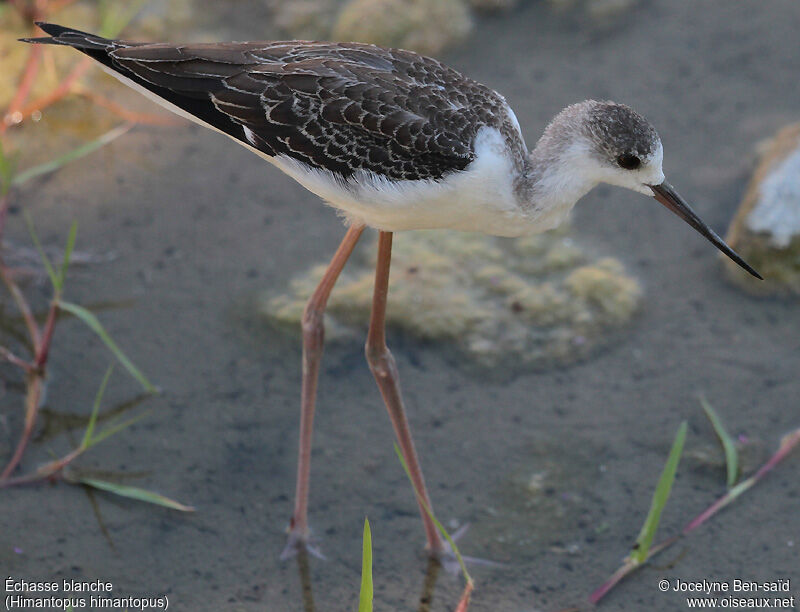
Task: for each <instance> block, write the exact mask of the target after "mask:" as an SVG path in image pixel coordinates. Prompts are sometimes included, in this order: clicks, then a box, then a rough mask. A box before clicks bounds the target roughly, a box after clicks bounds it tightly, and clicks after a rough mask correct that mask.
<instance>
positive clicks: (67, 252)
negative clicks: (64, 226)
mask: <svg viewBox="0 0 800 612" xmlns="http://www.w3.org/2000/svg"><path fill="white" fill-rule="evenodd" d="M77 236H78V222H77V221H73V222H72V225H71V226H70V228H69V236H67V246H66V248H65V249H64V258H63V259H62V260H61V268H60V269H59V271H58V283H59V287H58V288H59V291H60V290H62V289H63V288H64V281H65V280H66V278H67V268H69V260H70V257H72V251H73V249H74V248H75V238H77Z"/></svg>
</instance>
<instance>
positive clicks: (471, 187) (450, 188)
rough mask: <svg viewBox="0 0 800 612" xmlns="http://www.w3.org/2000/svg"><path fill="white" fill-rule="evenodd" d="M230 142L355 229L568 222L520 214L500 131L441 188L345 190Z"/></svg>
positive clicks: (530, 226)
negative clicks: (293, 182)
mask: <svg viewBox="0 0 800 612" xmlns="http://www.w3.org/2000/svg"><path fill="white" fill-rule="evenodd" d="M102 68H103V69H104V70H105V71H106V72H108V73H109V74H111V75H112V76H114V77H115V78H117V79H119V80H120V81H122V82H123V83H125V85H128V86H129V87H131V88H132V89H135V90H137V91H139V92H140V93H142V94H144V95H145V96H147V97H148V98H150V99H151V100H153V101H154V102H156V103H157V104H159V105H161V106H163V107H165V108H167V109H168V110H170V111H172V112H173V113H175V114H177V115H180V116H181V117H184V118H186V119H189V120H191V121H193V122H195V123H198V124H200V125H202V126H203V127H206V128H209V129H211V130H214V131H215V132H219V133H220V134H224V132H222V131H221V130H218V129H217V128H215V127H213V126H211V125H209V124H208V123H206V122H204V121H201V120H200V119H198V118H197V117H195V116H193V115H191V114H189V113H187V112H186V111H184V110H182V109H180V108H178V107H177V106H175V105H174V104H172V103H170V102H168V101H166V100H164V99H163V98H161V97H159V96H157V95H155V94H153V93H152V92H151V91H149V90H147V89H146V88H144V87H142V86H141V85H139V84H138V83H135V82H134V81H132V80H131V79H129V78H127V77H125V76H123V75H121V74H119V73H118V72H116V71H114V70H111V69H109V68H107V67H105V66H102ZM247 132H248V130H247V128H242V135H243V136H244V137H245V138H247V137H248V134H247ZM225 135H226V136H228V137H229V138H231V139H232V140H233V141H234V142H236V143H238V144H240V145H242V146H243V147H246V148H247V149H248V150H250V151H252V152H253V153H255V154H256V155H258V156H259V157H262V158H264V159H265V160H267V161H269V162H270V163H272V164H274V165H275V166H277V167H278V168H280V169H281V170H282V171H283V172H285V173H286V174H288V175H289V176H291V177H292V178H293V179H295V180H296V181H297V182H298V183H300V184H301V185H303V187H305V188H306V189H308V190H309V191H311V192H312V193H315V194H316V195H318V196H319V197H321V198H322V199H323V200H325V201H326V202H327V203H328V204H330V205H331V206H333V207H334V208H336V209H337V210H339V211H340V212H341V213H342V215H343V216H344V217H345V218H347V219H348V221H349V222H350V223H359V224H364V225H367V226H369V227H373V228H376V229H380V230H384V231H392V232H393V231H400V230H411V229H457V230H462V231H468V232H483V233H485V234H493V235H496V236H524V235H527V234H533V233H537V232H541V231H544V230H547V229H550V228H552V227H555V226H556V225H558V224H559V223H560V222H561V221H562V220H563V216H562V215H559V216H558V217H559V218H558V219H555V218H548V219H543V218H539V215H536V214H532V211H530V210H524V209H523V208H521V207H520V204H519V202H518V198H517V197H516V194H515V193H514V185H513V181H514V177H515V172H516V170H515V168H514V165H513V163H512V162H511V159H510V157H509V155H508V154H507V150H506V146H505V142H504V141H503V137H502V136H501V134H500V132H499V131H498V130H496V129H494V128H489V127H484V128H482V129H481V130H480V131H479V132H478V135H477V136H476V140H475V153H476V156H475V160H474V161H473V162H472V163H470V164H469V166H467V167H466V168H465V169H464V170H462V171H459V172H455V173H453V174H450V175H448V176H447V177H445V178H444V179H442V180H440V181H432V180H417V181H391V180H388V179H386V178H384V177H382V176H380V175H378V174H375V173H373V172H367V171H363V172H358V173H357V174H356V175H355V177H354V179H355V180H354V181H351V183H352V184H351V185H343V184H342V181H341V180H337V179H336V177H335V176H334V175H333V174H332V173H330V172H326V171H324V170H318V169H316V168H313V167H311V166H308V165H307V164H304V163H302V162H299V161H297V160H295V159H294V158H292V157H288V156H285V155H279V156H277V157H271V156H269V155H266V154H264V153H262V152H261V151H259V150H258V149H256V148H255V147H253V146H251V145H250V144H249V143H247V142H245V141H243V140H239V139H237V138H234V137H233V136H230V135H229V134H225ZM566 212H567V211H565V213H566Z"/></svg>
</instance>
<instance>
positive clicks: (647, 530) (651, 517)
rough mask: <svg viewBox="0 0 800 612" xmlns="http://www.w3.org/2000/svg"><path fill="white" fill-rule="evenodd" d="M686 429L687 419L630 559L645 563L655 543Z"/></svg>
mask: <svg viewBox="0 0 800 612" xmlns="http://www.w3.org/2000/svg"><path fill="white" fill-rule="evenodd" d="M686 429H687V426H686V421H684V422H683V423H681V426H680V427H679V428H678V433H677V434H676V435H675V441H674V442H673V443H672V449H670V451H669V457H668V458H667V463H666V464H665V465H664V470H663V471H662V472H661V478H659V480H658V486H656V490H655V493H653V501H652V502H651V503H650V511H649V512H648V513H647V519H645V522H644V525H642V530H641V531H640V532H639V537H638V538H636V544H635V546H634V549H633V552H631V554H630V559H631V560H632V561H633V562H635V563H644V561H645V560H646V559H647V554H648V553H649V552H650V547H651V546H652V545H653V538H654V537H655V535H656V530H657V529H658V524H659V522H660V521H661V511H662V510H664V506H665V505H666V504H667V500H668V499H669V494H670V491H672V483H673V482H674V481H675V472H676V471H677V470H678V463H679V462H680V460H681V454H682V453H683V444H684V442H686Z"/></svg>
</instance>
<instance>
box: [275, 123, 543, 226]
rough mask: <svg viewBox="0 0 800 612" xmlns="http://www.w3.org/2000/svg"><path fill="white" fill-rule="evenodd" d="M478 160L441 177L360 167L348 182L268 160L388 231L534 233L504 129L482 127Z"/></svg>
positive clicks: (289, 161) (347, 212)
mask: <svg viewBox="0 0 800 612" xmlns="http://www.w3.org/2000/svg"><path fill="white" fill-rule="evenodd" d="M475 153H476V156H475V160H474V161H473V162H472V163H470V164H469V165H468V166H467V167H466V168H465V169H464V170H462V171H459V172H455V173H452V174H449V175H447V176H446V177H445V178H443V179H442V180H439V181H433V180H416V181H392V180H389V179H386V178H384V177H382V176H380V175H378V174H375V173H373V172H367V171H361V172H358V173H356V174H355V175H354V177H353V179H351V181H349V182H348V184H343V183H342V181H341V180H337V179H336V178H335V177H334V175H333V174H331V173H329V172H326V171H323V170H318V169H316V168H312V167H310V166H308V165H306V164H303V163H302V162H298V161H297V160H295V159H293V158H291V157H288V156H278V157H276V158H273V159H270V161H271V162H272V163H274V164H275V165H276V166H278V167H279V168H280V169H281V170H283V171H284V172H285V173H286V174H288V175H289V176H291V177H292V178H294V179H295V180H296V181H297V182H299V183H300V184H301V185H303V186H304V187H305V188H306V189H308V190H309V191H311V192H313V193H315V194H317V195H318V196H320V197H321V198H322V199H324V200H325V201H326V202H328V203H329V204H330V205H331V206H333V207H334V208H337V209H339V210H340V211H342V213H343V214H344V216H346V217H347V218H348V219H349V220H350V221H351V222H354V223H363V224H365V225H368V226H370V227H374V228H377V229H381V230H384V231H398V230H409V229H440V228H450V229H458V230H463V231H474V232H483V233H487V234H495V235H498V236H519V235H522V234H525V233H530V232H531V228H530V227H526V225H528V224H529V222H530V220H529V219H528V218H527V215H526V214H525V212H524V211H523V210H522V209H521V208H520V206H519V203H518V201H517V197H516V194H515V192H514V184H513V183H514V179H515V176H516V170H515V168H514V165H513V163H512V161H511V158H510V156H509V155H508V153H507V150H506V146H505V143H504V141H503V138H502V136H501V135H500V132H499V131H498V130H496V129H494V128H489V127H484V128H482V129H481V130H480V131H479V132H478V135H477V137H476V140H475Z"/></svg>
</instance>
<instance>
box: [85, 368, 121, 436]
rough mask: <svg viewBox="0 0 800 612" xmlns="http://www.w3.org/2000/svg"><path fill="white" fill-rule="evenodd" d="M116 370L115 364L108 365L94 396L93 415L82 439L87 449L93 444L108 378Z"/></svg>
mask: <svg viewBox="0 0 800 612" xmlns="http://www.w3.org/2000/svg"><path fill="white" fill-rule="evenodd" d="M113 371H114V366H113V365H110V366H108V370H106V375H105V376H103V381H102V382H101V383H100V388H99V389H98V390H97V394H96V395H95V396H94V405H93V406H92V415H91V416H90V417H89V422H88V423H87V424H86V431H85V432H84V434H83V440H81V448H82V449H87V448H89V447H90V446H91V445H92V436H93V435H94V427H95V425H96V424H97V414H98V413H99V412H100V402H101V401H103V394H104V393H105V392H106V385H107V384H108V379H109V378H111V373H112V372H113Z"/></svg>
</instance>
